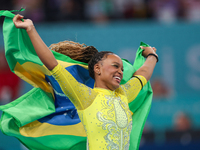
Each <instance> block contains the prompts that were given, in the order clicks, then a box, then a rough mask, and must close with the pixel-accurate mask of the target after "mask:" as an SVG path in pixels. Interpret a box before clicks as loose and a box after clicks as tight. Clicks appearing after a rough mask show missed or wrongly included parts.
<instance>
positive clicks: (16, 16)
mask: <svg viewBox="0 0 200 150" xmlns="http://www.w3.org/2000/svg"><path fill="white" fill-rule="evenodd" d="M18 17H19V14H17V15H15V16H14V18H13V22H16V21H17V18H18Z"/></svg>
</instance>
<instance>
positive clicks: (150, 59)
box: [133, 46, 158, 81]
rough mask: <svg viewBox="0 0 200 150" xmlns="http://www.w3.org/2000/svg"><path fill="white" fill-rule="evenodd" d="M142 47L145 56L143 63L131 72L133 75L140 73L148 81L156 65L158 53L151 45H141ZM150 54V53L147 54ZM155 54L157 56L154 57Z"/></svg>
mask: <svg viewBox="0 0 200 150" xmlns="http://www.w3.org/2000/svg"><path fill="white" fill-rule="evenodd" d="M141 48H142V49H144V51H143V53H142V55H143V56H144V57H147V59H146V61H145V63H144V64H143V65H142V66H141V67H140V68H139V69H138V70H137V71H136V72H135V73H134V74H133V76H135V75H141V76H143V77H145V78H146V80H147V81H148V80H149V79H150V78H151V76H152V74H153V70H154V68H155V66H156V62H157V60H158V55H157V54H156V48H154V47H153V48H152V47H143V46H141ZM149 54H151V55H149ZM156 56H157V57H156Z"/></svg>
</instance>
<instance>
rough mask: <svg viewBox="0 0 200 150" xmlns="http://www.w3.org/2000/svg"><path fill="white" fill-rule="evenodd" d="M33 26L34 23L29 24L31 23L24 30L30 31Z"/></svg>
mask: <svg viewBox="0 0 200 150" xmlns="http://www.w3.org/2000/svg"><path fill="white" fill-rule="evenodd" d="M34 28H35V27H34V25H33V24H31V25H29V26H28V27H27V28H26V32H30V31H32V30H33V29H34Z"/></svg>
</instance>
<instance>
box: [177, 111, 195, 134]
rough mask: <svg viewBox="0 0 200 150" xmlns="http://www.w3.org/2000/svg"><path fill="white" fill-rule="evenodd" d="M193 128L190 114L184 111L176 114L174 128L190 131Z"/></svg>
mask: <svg viewBox="0 0 200 150" xmlns="http://www.w3.org/2000/svg"><path fill="white" fill-rule="evenodd" d="M190 129H192V120H191V118H190V117H189V115H188V114H186V113H185V112H183V111H180V112H177V113H176V114H175V116H174V130H175V131H188V130H190Z"/></svg>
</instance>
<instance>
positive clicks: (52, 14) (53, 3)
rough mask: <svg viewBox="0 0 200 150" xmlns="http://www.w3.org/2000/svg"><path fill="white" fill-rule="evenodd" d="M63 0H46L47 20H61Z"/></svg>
mask: <svg viewBox="0 0 200 150" xmlns="http://www.w3.org/2000/svg"><path fill="white" fill-rule="evenodd" d="M61 1H62V0H44V12H45V21H51V22H52V21H60V20H61V19H62V15H61V11H60V5H61Z"/></svg>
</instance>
